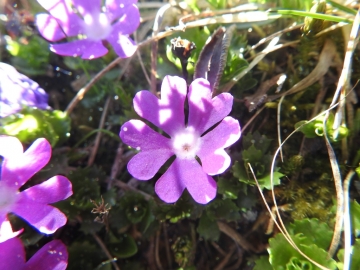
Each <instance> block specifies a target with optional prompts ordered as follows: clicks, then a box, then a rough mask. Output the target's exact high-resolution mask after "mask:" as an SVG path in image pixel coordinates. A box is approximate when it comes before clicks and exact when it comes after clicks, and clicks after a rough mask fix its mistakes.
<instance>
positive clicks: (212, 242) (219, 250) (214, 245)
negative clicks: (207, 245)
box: [211, 241, 226, 256]
mask: <svg viewBox="0 0 360 270" xmlns="http://www.w3.org/2000/svg"><path fill="white" fill-rule="evenodd" d="M211 245H212V246H213V247H214V248H215V249H216V250H217V252H219V253H220V254H221V255H222V256H226V252H225V251H224V250H223V249H222V248H221V247H220V246H219V245H218V244H217V243H215V242H214V241H211Z"/></svg>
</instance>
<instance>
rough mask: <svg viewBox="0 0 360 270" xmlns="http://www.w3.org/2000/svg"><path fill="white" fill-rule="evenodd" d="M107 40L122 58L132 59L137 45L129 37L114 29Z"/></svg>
mask: <svg viewBox="0 0 360 270" xmlns="http://www.w3.org/2000/svg"><path fill="white" fill-rule="evenodd" d="M106 40H107V41H109V42H110V44H111V45H112V46H113V48H114V51H115V52H116V54H117V55H118V56H120V57H121V58H127V57H130V56H132V55H133V54H134V53H135V52H136V49H137V45H136V44H135V42H134V41H133V40H132V39H131V38H129V37H128V36H126V35H123V34H121V33H119V32H116V31H114V29H113V30H112V31H111V33H110V35H109V36H108V37H107V38H106Z"/></svg>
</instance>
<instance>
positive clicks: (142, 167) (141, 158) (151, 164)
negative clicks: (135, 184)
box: [120, 120, 174, 180]
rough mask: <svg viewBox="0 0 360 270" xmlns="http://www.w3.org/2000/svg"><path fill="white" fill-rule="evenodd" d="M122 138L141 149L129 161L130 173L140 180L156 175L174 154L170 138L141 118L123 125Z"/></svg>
mask: <svg viewBox="0 0 360 270" xmlns="http://www.w3.org/2000/svg"><path fill="white" fill-rule="evenodd" d="M120 138H121V139H122V140H123V142H124V143H126V144H127V145H130V146H131V147H133V148H135V149H137V150H140V151H141V152H140V153H138V154H136V155H135V156H134V157H133V158H132V159H131V160H130V161H129V163H128V165H127V167H128V170H129V173H130V174H131V175H132V176H134V177H135V178H137V179H139V180H148V179H151V178H152V177H154V175H155V174H156V172H157V171H158V170H159V169H160V167H161V166H162V165H163V164H164V163H165V162H166V161H167V160H168V159H169V158H170V157H171V156H172V155H174V154H173V152H172V149H171V148H170V146H169V145H170V140H169V139H168V138H166V137H164V136H162V135H160V134H159V133H157V132H155V131H154V130H152V129H151V128H150V127H148V126H147V125H146V124H145V123H144V122H142V121H140V120H130V121H128V122H126V123H125V124H123V125H122V127H121V131H120Z"/></svg>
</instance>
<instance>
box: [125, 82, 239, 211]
mask: <svg viewBox="0 0 360 270" xmlns="http://www.w3.org/2000/svg"><path fill="white" fill-rule="evenodd" d="M186 100H187V103H188V108H189V113H188V115H187V117H185V113H184V106H185V104H186ZM232 103H233V97H232V95H231V94H229V93H222V94H220V95H218V96H216V97H214V98H212V92H211V88H210V83H209V82H208V81H207V80H205V79H196V80H195V81H193V82H192V83H191V85H190V87H189V93H187V86H186V82H185V80H184V79H182V78H180V77H172V76H166V77H165V78H164V81H163V83H162V86H161V99H160V100H159V99H158V98H157V97H156V96H154V95H153V94H151V93H150V92H149V91H140V92H138V93H137V94H136V96H135V98H134V108H135V111H136V112H137V114H138V115H140V116H141V117H143V118H144V119H146V120H148V121H150V122H151V123H153V124H154V125H155V126H157V127H159V128H161V129H162V130H163V131H164V132H165V133H166V134H167V135H168V136H164V135H161V134H159V133H157V132H155V131H154V130H153V129H151V128H150V127H149V126H147V125H146V124H145V123H144V122H142V121H140V120H130V121H128V122H126V123H125V124H124V125H123V126H122V127H121V131H120V137H121V139H122V140H123V141H124V143H126V144H128V145H130V146H131V147H133V148H135V149H137V150H138V151H140V152H139V153H138V154H136V155H135V156H134V157H133V158H132V159H131V160H130V161H129V163H128V166H127V167H128V171H129V172H130V173H131V174H132V175H133V176H134V177H135V178H137V179H139V180H149V179H151V178H152V177H154V175H155V174H156V172H157V171H158V170H159V169H160V167H161V166H162V165H163V164H164V163H165V162H166V161H167V160H168V159H169V158H170V157H172V156H174V155H175V156H176V158H175V160H174V161H173V162H172V164H171V165H170V167H169V169H168V170H167V171H166V172H165V173H164V174H163V175H162V176H161V177H160V178H159V180H158V181H157V182H156V185H155V192H156V193H157V194H158V196H159V197H160V198H161V199H162V200H164V201H165V202H167V203H172V202H176V201H177V200H178V199H179V198H180V196H181V194H182V192H183V191H184V190H185V188H186V189H187V190H188V191H189V193H190V194H191V196H192V197H193V198H194V200H195V201H196V202H198V203H201V204H206V203H208V202H209V201H211V200H213V199H214V198H215V196H216V182H215V181H214V179H213V178H212V177H211V176H210V175H216V174H220V173H223V172H224V171H225V170H226V169H227V168H228V167H229V166H230V162H231V160H230V157H229V155H228V154H227V153H226V152H225V150H224V148H226V147H229V146H230V145H232V144H233V143H235V142H236V141H237V140H238V139H239V138H240V125H239V122H238V121H237V120H235V119H234V118H232V117H229V116H228V117H226V116H227V115H228V114H229V113H230V111H231V108H232ZM185 119H187V123H186V122H185V121H186V120H185ZM216 124H218V125H216ZM215 125H216V126H215ZM214 126H215V127H214ZM212 127H214V128H213V129H211V128H212ZM196 157H198V158H199V159H200V161H201V164H200V163H199V162H198V161H197V160H196Z"/></svg>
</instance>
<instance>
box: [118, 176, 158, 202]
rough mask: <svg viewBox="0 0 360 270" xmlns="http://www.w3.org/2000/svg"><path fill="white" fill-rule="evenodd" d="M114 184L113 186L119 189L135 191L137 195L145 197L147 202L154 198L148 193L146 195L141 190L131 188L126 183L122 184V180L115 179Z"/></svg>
mask: <svg viewBox="0 0 360 270" xmlns="http://www.w3.org/2000/svg"><path fill="white" fill-rule="evenodd" d="M112 182H113V184H114V185H115V186H118V187H120V188H122V189H124V190H131V191H135V192H137V193H140V194H141V195H143V196H144V198H145V200H150V199H151V198H152V196H151V195H149V194H147V193H145V192H143V191H141V190H138V189H136V188H133V187H131V186H129V185H128V184H126V183H124V182H122V181H120V180H116V179H114V180H113V181H112Z"/></svg>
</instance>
